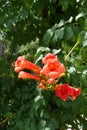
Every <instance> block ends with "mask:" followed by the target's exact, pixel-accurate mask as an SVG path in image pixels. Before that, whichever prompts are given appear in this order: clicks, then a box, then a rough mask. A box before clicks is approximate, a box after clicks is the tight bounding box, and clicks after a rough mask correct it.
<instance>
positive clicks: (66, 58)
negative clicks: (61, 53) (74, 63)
mask: <svg viewBox="0 0 87 130" xmlns="http://www.w3.org/2000/svg"><path fill="white" fill-rule="evenodd" d="M77 45H78V42H76V44H75V45H74V46H73V48H72V49H71V50H70V51H69V53H68V54H67V56H66V57H65V61H67V60H68V58H69V56H70V54H71V53H72V52H73V50H74V49H75V48H76V46H77Z"/></svg>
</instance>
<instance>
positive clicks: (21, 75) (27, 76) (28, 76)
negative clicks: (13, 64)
mask: <svg viewBox="0 0 87 130" xmlns="http://www.w3.org/2000/svg"><path fill="white" fill-rule="evenodd" d="M18 77H19V78H22V79H35V80H37V81H40V80H41V79H40V77H38V76H35V75H33V74H29V73H27V72H24V71H20V72H19V74H18Z"/></svg>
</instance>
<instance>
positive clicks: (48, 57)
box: [42, 53, 56, 64]
mask: <svg viewBox="0 0 87 130" xmlns="http://www.w3.org/2000/svg"><path fill="white" fill-rule="evenodd" d="M54 58H56V56H55V55H54V54H51V53H49V54H47V55H46V56H45V57H44V58H43V59H42V62H43V63H44V64H47V63H48V61H49V60H53V59H54Z"/></svg>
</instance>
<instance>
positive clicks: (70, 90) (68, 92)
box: [56, 84, 81, 101]
mask: <svg viewBox="0 0 87 130" xmlns="http://www.w3.org/2000/svg"><path fill="white" fill-rule="evenodd" d="M80 93H81V89H80V88H74V87H71V86H69V85H68V84H63V85H61V86H59V87H58V88H57V89H56V96H57V97H60V98H61V99H62V100H63V101H66V100H67V99H68V97H69V96H71V97H72V99H73V100H75V99H76V97H77V96H79V95H80Z"/></svg>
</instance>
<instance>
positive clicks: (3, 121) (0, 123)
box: [0, 113, 16, 125]
mask: <svg viewBox="0 0 87 130" xmlns="http://www.w3.org/2000/svg"><path fill="white" fill-rule="evenodd" d="M15 115H16V113H14V114H13V116H15ZM7 121H8V119H7V118H6V119H4V120H2V121H0V125H2V124H4V123H5V122H7Z"/></svg>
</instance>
